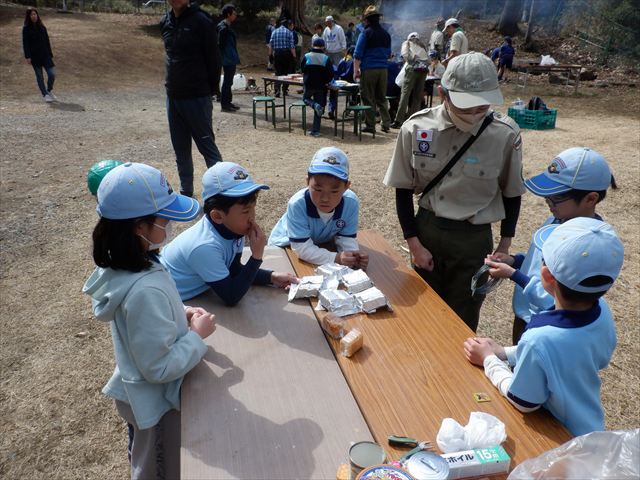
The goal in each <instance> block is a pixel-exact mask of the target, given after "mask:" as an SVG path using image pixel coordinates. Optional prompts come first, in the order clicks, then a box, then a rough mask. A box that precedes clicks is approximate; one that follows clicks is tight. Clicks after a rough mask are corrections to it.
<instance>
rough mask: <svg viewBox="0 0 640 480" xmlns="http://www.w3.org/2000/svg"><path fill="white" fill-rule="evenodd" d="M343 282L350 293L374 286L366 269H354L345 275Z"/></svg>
mask: <svg viewBox="0 0 640 480" xmlns="http://www.w3.org/2000/svg"><path fill="white" fill-rule="evenodd" d="M342 283H343V285H344V286H345V288H346V289H347V292H349V293H358V292H362V291H364V290H366V289H367V288H371V287H373V282H372V281H371V279H370V278H369V275H367V274H366V273H365V271H364V270H354V271H353V272H350V273H347V274H345V275H343V276H342Z"/></svg>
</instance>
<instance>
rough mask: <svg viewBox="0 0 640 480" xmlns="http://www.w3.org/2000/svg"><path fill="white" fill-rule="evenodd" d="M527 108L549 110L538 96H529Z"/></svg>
mask: <svg viewBox="0 0 640 480" xmlns="http://www.w3.org/2000/svg"><path fill="white" fill-rule="evenodd" d="M527 110H549V107H547V104H546V103H544V101H543V100H542V99H541V98H540V97H531V100H529V105H528V106H527Z"/></svg>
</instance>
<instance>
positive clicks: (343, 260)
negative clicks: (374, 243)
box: [336, 252, 360, 268]
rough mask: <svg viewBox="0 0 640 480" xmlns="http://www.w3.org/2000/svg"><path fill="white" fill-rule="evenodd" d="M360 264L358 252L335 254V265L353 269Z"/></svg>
mask: <svg viewBox="0 0 640 480" xmlns="http://www.w3.org/2000/svg"><path fill="white" fill-rule="evenodd" d="M358 262H360V254H359V253H358V252H339V253H338V254H336V263H339V264H340V265H346V266H347V267H351V268H354V267H356V266H357V265H358Z"/></svg>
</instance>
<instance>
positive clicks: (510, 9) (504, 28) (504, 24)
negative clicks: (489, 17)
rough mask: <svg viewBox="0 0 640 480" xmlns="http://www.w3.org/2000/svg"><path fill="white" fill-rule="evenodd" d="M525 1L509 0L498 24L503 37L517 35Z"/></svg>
mask: <svg viewBox="0 0 640 480" xmlns="http://www.w3.org/2000/svg"><path fill="white" fill-rule="evenodd" d="M522 4H523V0H507V1H506V2H505V4H504V8H503V9H502V15H500V21H499V22H498V31H499V32H500V33H501V34H503V35H511V36H513V35H516V34H517V33H518V32H519V31H520V30H519V29H518V20H520V17H521V16H522Z"/></svg>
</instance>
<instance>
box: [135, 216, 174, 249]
mask: <svg viewBox="0 0 640 480" xmlns="http://www.w3.org/2000/svg"><path fill="white" fill-rule="evenodd" d="M153 225H155V226H156V227H158V228H160V229H162V230H164V240H162V242H160V243H153V242H151V241H150V240H149V239H148V238H147V237H145V236H144V235H140V238H142V239H144V240H145V241H146V242H147V243H148V244H149V250H159V249H161V248H162V247H164V246H165V245H166V244H167V243H169V242H170V241H171V234H172V228H171V225H173V224H172V223H171V222H169V223H167V225H165V226H164V227H163V226H162V225H158V224H157V223H154V224H153Z"/></svg>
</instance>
